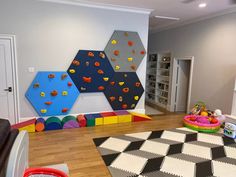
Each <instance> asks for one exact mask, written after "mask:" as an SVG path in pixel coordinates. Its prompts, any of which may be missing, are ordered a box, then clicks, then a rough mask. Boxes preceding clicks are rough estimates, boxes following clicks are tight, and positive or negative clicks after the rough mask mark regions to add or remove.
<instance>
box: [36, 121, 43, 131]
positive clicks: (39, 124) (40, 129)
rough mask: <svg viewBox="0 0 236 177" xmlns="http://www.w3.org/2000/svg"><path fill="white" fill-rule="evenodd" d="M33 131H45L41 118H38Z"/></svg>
mask: <svg viewBox="0 0 236 177" xmlns="http://www.w3.org/2000/svg"><path fill="white" fill-rule="evenodd" d="M35 130H36V131H37V132H42V131H44V130H45V120H44V119H43V118H38V119H37V120H36V123H35Z"/></svg>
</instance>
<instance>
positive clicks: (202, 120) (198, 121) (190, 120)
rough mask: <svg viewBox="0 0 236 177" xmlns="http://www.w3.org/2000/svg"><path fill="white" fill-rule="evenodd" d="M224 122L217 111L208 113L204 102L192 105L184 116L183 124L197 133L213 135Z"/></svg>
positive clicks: (223, 117) (223, 118) (221, 115)
mask: <svg viewBox="0 0 236 177" xmlns="http://www.w3.org/2000/svg"><path fill="white" fill-rule="evenodd" d="M224 122H225V116H224V115H223V114H222V112H221V111H220V110H219V109H217V110H215V111H210V110H208V109H207V107H206V104H205V103H204V102H198V103H196V104H195V105H194V107H193V109H192V110H191V112H190V113H189V115H187V116H185V117H184V119H183V123H184V125H185V126H186V127H188V128H190V129H192V130H196V131H199V132H206V133H215V132H218V131H219V130H220V127H221V126H222V125H223V124H224Z"/></svg>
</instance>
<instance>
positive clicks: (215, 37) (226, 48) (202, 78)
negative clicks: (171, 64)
mask: <svg viewBox="0 0 236 177" xmlns="http://www.w3.org/2000/svg"><path fill="white" fill-rule="evenodd" d="M166 50H170V51H171V53H172V56H173V57H186V56H194V57H195V63H194V71H193V85H192V95H191V106H193V104H194V103H196V102H197V101H198V100H202V101H205V102H206V103H207V105H208V106H209V108H210V109H213V110H214V109H216V108H219V109H222V110H223V111H224V112H225V113H231V107H232V96H233V88H234V82H235V78H236V13H231V14H227V15H223V16H218V17H215V18H212V19H208V20H204V21H201V22H197V23H194V24H189V25H185V26H182V27H178V28H175V29H170V30H166V31H162V32H158V33H155V34H151V35H150V37H149V52H152V53H153V52H157V51H159V52H161V51H166Z"/></svg>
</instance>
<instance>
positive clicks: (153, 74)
mask: <svg viewBox="0 0 236 177" xmlns="http://www.w3.org/2000/svg"><path fill="white" fill-rule="evenodd" d="M147 75H150V76H156V74H151V73H147Z"/></svg>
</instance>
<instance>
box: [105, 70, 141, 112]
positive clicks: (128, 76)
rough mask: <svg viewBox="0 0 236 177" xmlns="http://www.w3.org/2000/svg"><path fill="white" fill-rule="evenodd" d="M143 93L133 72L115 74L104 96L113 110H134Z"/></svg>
mask: <svg viewBox="0 0 236 177" xmlns="http://www.w3.org/2000/svg"><path fill="white" fill-rule="evenodd" d="M143 92H144V89H143V86H142V84H141V82H140V81H139V78H138V76H137V74H136V73H135V72H116V73H115V74H114V77H113V78H112V79H111V80H110V81H109V85H108V86H107V88H106V90H105V91H104V94H105V96H106V98H107V100H108V101H109V103H110V105H111V107H112V108H113V109H114V110H122V109H123V110H127V109H134V108H135V107H136V105H137V103H138V101H139V99H140V98H141V96H142V94H143Z"/></svg>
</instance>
